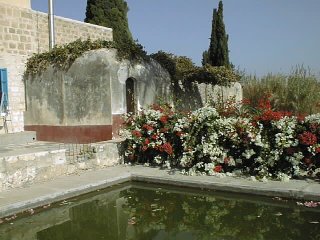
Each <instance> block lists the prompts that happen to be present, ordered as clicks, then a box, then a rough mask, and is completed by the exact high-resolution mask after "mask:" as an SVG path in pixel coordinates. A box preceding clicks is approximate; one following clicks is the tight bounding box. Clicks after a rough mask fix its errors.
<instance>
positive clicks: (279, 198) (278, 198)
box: [272, 197, 282, 201]
mask: <svg viewBox="0 0 320 240" xmlns="http://www.w3.org/2000/svg"><path fill="white" fill-rule="evenodd" d="M272 199H273V200H279V201H281V200H282V198H281V197H274V198H272Z"/></svg>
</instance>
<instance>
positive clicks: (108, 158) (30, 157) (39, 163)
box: [0, 141, 123, 192]
mask: <svg viewBox="0 0 320 240" xmlns="http://www.w3.org/2000/svg"><path fill="white" fill-rule="evenodd" d="M60 147H61V148H60V149H59V148H58V147H57V149H56V150H50V151H41V152H34V153H32V152H31V153H26V154H19V155H14V156H2V157H1V156H0V192H1V191H5V190H7V189H10V188H17V187H23V186H27V185H30V184H32V183H35V182H41V181H47V180H50V179H54V178H57V177H58V176H62V175H66V174H73V173H77V172H78V171H81V170H88V169H98V168H104V167H108V166H114V165H118V164H120V163H122V162H123V159H122V154H121V152H122V151H123V150H122V142H121V141H108V142H100V143H95V144H90V145H79V144H78V145H75V144H73V145H61V146H60Z"/></svg>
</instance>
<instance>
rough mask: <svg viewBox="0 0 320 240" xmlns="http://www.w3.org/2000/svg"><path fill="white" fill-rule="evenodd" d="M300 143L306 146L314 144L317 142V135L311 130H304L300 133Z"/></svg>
mask: <svg viewBox="0 0 320 240" xmlns="http://www.w3.org/2000/svg"><path fill="white" fill-rule="evenodd" d="M298 139H299V142H300V144H302V145H305V146H312V145H314V144H316V143H317V140H318V139H317V136H316V135H314V134H313V133H311V132H303V133H302V134H299V135H298Z"/></svg>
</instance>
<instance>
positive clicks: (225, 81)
mask: <svg viewBox="0 0 320 240" xmlns="http://www.w3.org/2000/svg"><path fill="white" fill-rule="evenodd" d="M150 56H151V57H152V58H153V59H155V60H156V61H157V62H159V63H160V65H161V66H162V67H163V68H165V69H167V71H168V72H169V73H170V75H171V78H172V80H173V82H174V83H176V82H177V81H182V82H185V83H186V82H198V83H211V84H219V85H222V86H223V85H229V84H230V83H231V82H237V81H239V80H240V76H239V75H238V74H236V73H235V72H234V71H233V70H232V69H230V68H229V67H225V66H211V65H209V64H206V65H205V66H203V67H197V66H195V65H194V63H193V62H192V61H191V59H189V58H187V57H185V56H175V55H174V54H171V53H166V52H163V51H159V52H157V53H154V54H151V55H150Z"/></svg>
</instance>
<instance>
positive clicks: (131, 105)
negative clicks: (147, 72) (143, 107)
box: [126, 78, 136, 113]
mask: <svg viewBox="0 0 320 240" xmlns="http://www.w3.org/2000/svg"><path fill="white" fill-rule="evenodd" d="M126 103H127V113H129V112H132V113H134V112H135V111H136V101H135V79H134V78H128V79H127V80H126Z"/></svg>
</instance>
